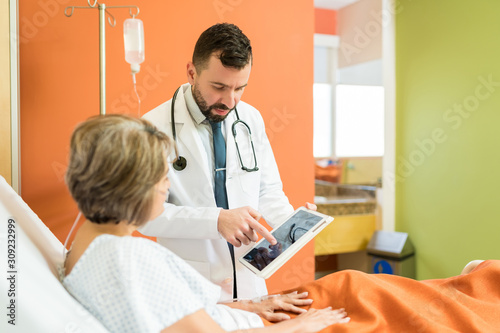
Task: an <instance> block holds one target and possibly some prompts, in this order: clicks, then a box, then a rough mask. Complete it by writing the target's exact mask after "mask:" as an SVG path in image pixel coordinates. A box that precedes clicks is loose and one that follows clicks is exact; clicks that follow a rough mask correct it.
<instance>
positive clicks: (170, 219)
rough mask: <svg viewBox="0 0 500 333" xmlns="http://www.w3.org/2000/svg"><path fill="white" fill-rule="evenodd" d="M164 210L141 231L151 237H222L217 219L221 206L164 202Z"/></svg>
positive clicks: (142, 227)
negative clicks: (191, 205)
mask: <svg viewBox="0 0 500 333" xmlns="http://www.w3.org/2000/svg"><path fill="white" fill-rule="evenodd" d="M163 206H164V208H165V209H164V211H163V213H161V214H160V216H158V217H157V218H156V219H154V220H152V221H149V222H147V223H146V224H145V225H143V226H141V227H140V228H139V231H140V232H141V233H142V234H144V235H146V236H151V237H161V238H181V239H221V236H220V234H219V231H218V229H217V220H218V218H219V213H220V211H221V208H217V207H199V208H198V207H188V206H176V205H174V204H171V203H164V204H163Z"/></svg>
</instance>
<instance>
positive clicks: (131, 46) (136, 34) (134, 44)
mask: <svg viewBox="0 0 500 333" xmlns="http://www.w3.org/2000/svg"><path fill="white" fill-rule="evenodd" d="M123 39H124V42H125V61H126V62H128V63H129V64H130V68H131V69H132V73H133V74H135V73H137V72H139V69H140V67H141V66H140V64H141V63H142V62H143V61H144V26H143V24H142V21H141V20H139V19H136V18H129V19H126V20H125V22H123Z"/></svg>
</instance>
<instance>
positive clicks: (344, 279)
mask: <svg viewBox="0 0 500 333" xmlns="http://www.w3.org/2000/svg"><path fill="white" fill-rule="evenodd" d="M298 291H299V292H302V291H308V292H309V298H312V299H313V300H314V303H313V304H312V307H314V308H325V307H327V306H332V307H333V308H334V309H336V308H345V309H346V311H347V314H348V315H349V317H351V321H350V323H348V324H337V325H333V326H331V327H329V328H327V329H324V330H322V331H321V332H332V333H333V332H357V333H362V332H398V333H400V332H436V333H438V332H439V333H446V332H500V261H494V260H490V261H485V262H483V263H481V264H480V265H479V266H478V267H476V269H474V270H473V271H472V272H471V273H469V274H467V275H462V276H455V277H451V278H447V279H437V280H426V281H416V280H412V279H407V278H403V277H399V276H394V275H386V274H370V275H369V274H365V273H361V272H358V271H352V270H348V271H341V272H338V273H334V274H331V275H329V276H326V277H324V278H322V279H319V280H317V281H314V282H311V283H308V284H305V285H304V286H302V287H300V288H298ZM266 324H267V323H266Z"/></svg>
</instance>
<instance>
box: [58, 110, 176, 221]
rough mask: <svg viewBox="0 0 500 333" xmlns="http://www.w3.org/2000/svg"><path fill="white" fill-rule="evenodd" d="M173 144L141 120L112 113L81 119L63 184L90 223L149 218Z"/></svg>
mask: <svg viewBox="0 0 500 333" xmlns="http://www.w3.org/2000/svg"><path fill="white" fill-rule="evenodd" d="M171 146H172V144H171V140H170V139H169V138H168V137H167V136H166V135H165V134H164V133H163V132H160V131H159V130H158V129H157V128H156V127H155V126H154V125H152V124H151V123H150V122H148V121H147V120H144V119H137V118H132V117H129V116H125V115H116V114H111V115H105V116H97V117H93V118H90V119H89V120H87V121H85V122H83V123H81V124H79V125H78V126H77V127H76V129H75V130H74V132H73V134H72V136H71V144H70V157H69V166H68V170H67V172H66V183H67V185H68V188H69V191H70V192H71V195H72V196H73V198H74V199H75V201H76V202H77V203H78V208H79V209H80V211H81V212H82V214H83V215H84V216H85V217H86V218H87V219H88V220H90V221H91V222H94V223H108V222H115V223H118V222H120V221H125V222H128V223H133V224H135V225H141V224H144V223H145V222H147V221H148V220H149V218H150V216H151V213H152V206H153V198H154V194H155V188H154V186H155V185H156V183H158V182H159V181H160V180H161V179H162V177H165V175H166V172H167V164H166V156H168V154H169V151H170V149H171Z"/></svg>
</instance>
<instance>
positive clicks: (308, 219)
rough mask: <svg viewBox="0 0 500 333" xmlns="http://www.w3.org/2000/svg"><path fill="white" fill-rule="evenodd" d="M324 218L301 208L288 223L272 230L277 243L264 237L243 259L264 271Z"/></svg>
mask: <svg viewBox="0 0 500 333" xmlns="http://www.w3.org/2000/svg"><path fill="white" fill-rule="evenodd" d="M322 219H323V217H321V216H318V215H315V214H311V213H309V212H307V211H304V210H299V211H298V212H297V213H295V214H294V215H293V216H292V217H290V219H289V220H288V221H287V222H286V223H283V224H282V225H280V226H279V227H278V228H276V229H274V230H273V231H272V232H271V234H272V235H273V236H274V238H276V240H277V241H278V243H276V245H271V244H270V243H269V242H268V241H267V240H266V239H263V240H262V241H261V243H260V244H259V247H257V248H254V249H252V250H251V251H250V252H249V253H248V254H247V255H245V256H244V257H243V259H244V260H246V261H247V262H248V263H250V264H251V265H252V266H254V267H255V268H257V269H258V270H259V271H262V270H263V269H264V268H265V267H266V266H267V265H269V264H270V263H271V262H272V261H273V260H274V259H276V258H277V257H278V256H279V255H280V254H281V253H283V252H284V251H286V249H288V248H289V247H290V246H291V245H292V244H293V243H295V242H296V241H297V240H298V239H300V238H301V237H302V236H303V235H304V234H305V233H307V232H308V231H309V230H310V229H312V228H313V227H314V226H315V225H316V224H317V223H318V222H320V221H321V220H322Z"/></svg>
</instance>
